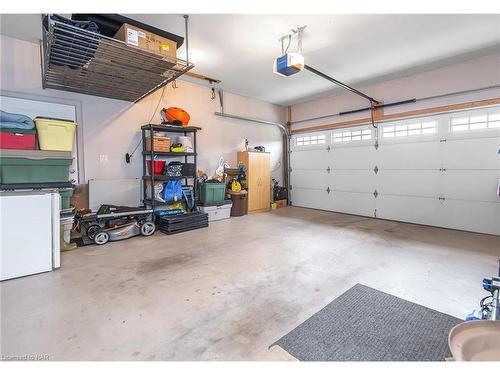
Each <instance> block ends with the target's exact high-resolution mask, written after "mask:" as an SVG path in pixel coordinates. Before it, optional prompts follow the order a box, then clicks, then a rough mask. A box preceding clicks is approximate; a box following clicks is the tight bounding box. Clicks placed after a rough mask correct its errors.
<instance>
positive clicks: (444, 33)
mask: <svg viewBox="0 0 500 375" xmlns="http://www.w3.org/2000/svg"><path fill="white" fill-rule="evenodd" d="M126 16H128V17H130V18H134V19H137V20H139V21H142V22H144V23H148V24H151V25H153V26H156V27H158V28H161V29H164V30H167V31H170V32H173V33H176V34H179V35H184V19H183V17H182V15H162V14H126ZM39 20H40V16H39V15H2V16H1V21H2V22H1V32H2V34H5V35H9V36H12V37H17V38H19V39H24V40H36V39H38V38H40V26H39V25H40V24H39ZM301 25H307V28H306V30H305V34H304V38H303V54H304V56H305V59H306V64H308V65H310V66H312V67H314V68H316V69H318V70H320V71H323V72H324V73H326V74H329V75H331V76H333V77H334V78H336V79H338V80H340V81H343V82H346V83H348V84H351V85H356V86H359V85H361V84H366V83H369V82H376V81H380V80H383V79H389V78H396V77H398V76H402V75H407V74H411V73H415V72H418V71H423V70H428V69H432V68H436V67H439V66H443V65H447V64H452V63H457V62H460V61H464V60H467V59H470V58H474V57H478V56H483V55H487V54H491V53H496V52H498V51H500V15H494V14H492V15H458V14H457V15H398V14H389V15H304V16H300V15H273V16H266V15H207V14H194V15H191V16H190V24H189V31H190V32H189V47H190V50H191V51H192V52H193V54H194V58H195V60H196V61H195V65H196V68H195V71H196V72H198V73H201V74H204V75H206V76H210V77H214V78H218V79H220V80H222V81H223V84H222V87H223V88H224V90H226V91H231V92H234V93H238V94H241V95H245V96H249V97H253V98H258V99H261V100H265V101H268V102H271V103H277V104H282V105H288V104H293V103H297V102H301V101H304V100H308V99H311V98H313V97H317V96H321V95H325V94H329V93H331V92H332V91H333V90H335V87H334V86H333V85H332V84H331V83H329V82H327V81H325V80H323V79H321V78H319V77H317V76H315V75H313V74H311V73H310V72H302V73H301V74H297V75H295V76H292V77H288V78H284V77H279V76H277V75H275V74H273V73H272V65H273V60H274V58H276V57H277V56H279V55H280V54H281V47H280V44H279V42H278V39H279V37H280V36H282V35H283V34H286V33H288V31H289V30H290V29H291V28H295V27H297V26H301ZM295 47H296V43H292V47H291V49H290V50H292V48H295ZM178 54H179V57H181V58H182V57H184V56H185V51H184V46H183V47H181V49H179V51H178Z"/></svg>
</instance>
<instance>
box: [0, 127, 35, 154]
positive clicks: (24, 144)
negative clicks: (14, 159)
mask: <svg viewBox="0 0 500 375" xmlns="http://www.w3.org/2000/svg"><path fill="white" fill-rule="evenodd" d="M35 148H36V130H35V129H1V130H0V149H10V150H34V149H35Z"/></svg>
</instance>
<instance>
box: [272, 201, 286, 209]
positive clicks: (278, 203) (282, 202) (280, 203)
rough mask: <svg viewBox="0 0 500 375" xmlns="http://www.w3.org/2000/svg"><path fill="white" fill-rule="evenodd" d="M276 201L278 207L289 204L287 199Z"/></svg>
mask: <svg viewBox="0 0 500 375" xmlns="http://www.w3.org/2000/svg"><path fill="white" fill-rule="evenodd" d="M274 203H275V204H276V208H283V207H286V206H287V204H286V199H282V200H279V201H275V202H274Z"/></svg>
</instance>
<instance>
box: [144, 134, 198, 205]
mask: <svg viewBox="0 0 500 375" xmlns="http://www.w3.org/2000/svg"><path fill="white" fill-rule="evenodd" d="M141 130H142V149H143V151H142V161H143V163H142V175H143V176H142V181H143V197H144V199H143V203H144V205H145V206H147V207H151V208H152V209H153V210H154V209H155V207H157V206H161V205H165V202H161V201H158V200H155V199H148V198H147V196H148V195H147V189H148V188H149V189H150V196H151V197H154V185H155V182H157V181H161V182H166V181H171V180H184V186H189V187H192V188H193V194H194V196H195V197H196V188H197V186H196V171H197V156H198V153H197V150H196V133H197V132H198V131H199V130H201V128H199V127H196V126H174V125H156V124H146V125H143V126H141ZM155 133H182V134H183V135H185V136H187V135H188V134H192V135H193V139H192V140H193V152H162V151H156V150H155V149H154V142H153V139H154V134H155ZM148 136H149V141H150V142H151V143H150V144H149V150H150V151H146V137H148ZM157 156H161V157H165V158H179V157H183V158H184V163H187V162H188V159H189V158H192V160H193V163H194V171H195V173H194V174H193V175H190V176H175V177H171V176H165V175H159V176H156V175H150V174H148V173H147V169H148V168H147V162H148V161H150V160H154V158H155V157H157ZM151 168H152V169H153V166H151ZM191 179H192V180H193V183H192V184H191V185H190V184H188V181H189V180H191ZM148 182H149V184H148Z"/></svg>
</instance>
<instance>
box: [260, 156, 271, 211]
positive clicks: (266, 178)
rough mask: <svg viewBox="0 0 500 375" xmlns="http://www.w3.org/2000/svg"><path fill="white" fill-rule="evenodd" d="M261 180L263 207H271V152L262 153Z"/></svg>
mask: <svg viewBox="0 0 500 375" xmlns="http://www.w3.org/2000/svg"><path fill="white" fill-rule="evenodd" d="M260 165H261V175H260V176H261V180H260V197H261V206H260V208H261V209H264V210H266V209H269V205H270V203H271V161H270V157H269V154H260Z"/></svg>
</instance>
